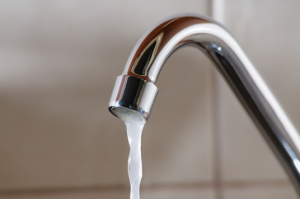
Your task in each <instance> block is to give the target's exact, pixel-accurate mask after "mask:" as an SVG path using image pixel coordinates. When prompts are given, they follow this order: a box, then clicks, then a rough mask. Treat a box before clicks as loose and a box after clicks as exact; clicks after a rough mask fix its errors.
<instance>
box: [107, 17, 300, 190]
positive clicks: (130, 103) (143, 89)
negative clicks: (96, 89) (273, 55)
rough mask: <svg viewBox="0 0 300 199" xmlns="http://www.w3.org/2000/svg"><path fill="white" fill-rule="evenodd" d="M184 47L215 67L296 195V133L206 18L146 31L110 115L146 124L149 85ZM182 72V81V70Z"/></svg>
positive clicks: (299, 179) (151, 96)
mask: <svg viewBox="0 0 300 199" xmlns="http://www.w3.org/2000/svg"><path fill="white" fill-rule="evenodd" d="M186 44H191V45H193V46H195V47H198V48H199V49H200V50H201V51H202V52H204V53H205V54H206V55H207V56H208V57H209V58H210V59H211V60H212V62H213V63H214V64H215V65H216V67H217V69H218V70H219V72H221V74H222V75H223V76H224V77H225V79H226V80H227V82H228V83H229V85H230V86H231V88H232V89H233V91H234V92H235V94H236V95H237V96H238V98H239V99H240V101H241V102H242V104H243V105H244V108H245V109H246V110H247V111H248V113H249V115H250V116H251V118H252V119H253V120H254V122H255V123H256V125H257V127H258V128H259V130H260V131H261V133H262V135H263V136H264V137H265V139H266V140H267V142H268V143H269V145H270V147H271V148H272V150H273V152H274V153H275V154H276V156H277V158H278V159H279V160H280V162H281V163H282V165H283V167H284V168H285V170H286V172H287V174H288V176H289V177H290V179H291V181H292V182H293V184H294V186H295V189H296V191H297V193H298V195H299V196H300V137H299V133H298V132H297V131H296V129H295V128H294V127H293V125H292V124H291V122H290V121H289V119H288V118H287V116H286V115H285V113H284V112H283V110H282V109H281V107H280V106H279V104H278V102H277V101H276V99H275V98H274V96H273V95H272V93H271V92H270V90H269V89H268V87H267V86H266V84H265V83H264V81H263V80H262V78H261V77H260V76H259V74H258V73H257V71H256V70H255V68H254V67H253V65H252V64H251V62H250V61H249V60H248V58H247V57H246V55H245V54H244V52H243V51H242V49H241V48H240V46H239V45H238V44H237V42H236V41H235V40H234V39H233V37H232V36H231V35H230V34H229V33H228V32H227V31H226V30H225V29H224V28H223V27H222V26H221V25H220V24H218V23H216V22H215V21H213V20H212V19H208V18H205V17H199V16H194V15H184V16H175V17H172V18H170V19H168V20H165V21H164V22H162V23H161V24H159V25H157V26H156V27H154V28H153V29H152V30H151V31H149V32H147V33H146V34H145V35H144V36H143V37H142V38H141V39H140V40H139V42H138V43H137V44H136V46H135V47H134V49H133V51H132V53H131V55H130V57H129V59H128V61H127V64H126V66H125V69H124V71H123V73H122V75H121V76H118V77H117V80H116V83H115V86H114V89H113V92H112V96H111V99H110V102H109V110H110V112H111V113H112V114H114V115H115V116H117V117H119V118H121V119H123V120H130V121H135V122H139V121H146V120H147V119H148V118H149V115H150V112H151V109H152V106H153V104H154V101H155V98H156V95H157V91H158V89H157V87H156V86H155V82H156V80H157V78H158V75H159V73H160V71H161V69H162V67H163V65H164V63H165V62H166V61H167V59H168V57H169V56H170V55H171V54H172V53H173V52H174V51H175V50H177V49H178V48H180V47H182V46H185V45H186ZM182 72H183V74H182V75H183V76H184V75H185V74H184V72H187V71H184V70H182ZM174 81H176V80H174ZM196 105H197V104H196Z"/></svg>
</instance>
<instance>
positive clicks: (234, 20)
mask: <svg viewBox="0 0 300 199" xmlns="http://www.w3.org/2000/svg"><path fill="white" fill-rule="evenodd" d="M299 10H300V1H298V0H286V1H281V0H262V1H252V0H243V1H240V0H213V1H211V0H185V1H181V0H164V1H143V0H126V1H124V0H123V1H117V0H115V1H108V0H106V1H104V0H99V1H96V0H76V1H71V0H60V1H59V0H54V1H38V0H28V1H21V0H13V1H4V0H2V1H0V110H1V111H0V160H1V164H0V198H1V199H2V198H3V199H29V198H30V199H54V198H55V199H57V198H61V199H69V198H70V199H71V198H72V199H77V198H78V199H79V198H86V199H96V198H103V199H121V198H122V199H124V198H129V180H128V175H127V158H128V153H129V147H128V142H127V137H126V132H125V125H124V124H123V122H122V121H121V120H119V119H117V118H115V117H113V116H112V115H111V114H110V113H109V112H108V111H107V107H108V101H109V98H110V95H111V91H112V88H113V84H114V81H115V78H116V76H118V75H120V74H121V73H122V71H123V68H124V65H125V63H126V61H127V58H128V56H129V54H130V52H131V50H132V48H133V46H134V45H135V43H136V42H137V41H138V39H139V38H140V36H141V35H142V34H143V33H144V32H145V31H146V30H147V29H149V28H150V27H151V26H152V25H154V24H156V23H157V22H158V21H161V20H162V19H164V18H166V17H169V16H170V15H172V14H177V13H184V12H189V13H191V12H192V13H198V14H201V15H207V16H211V17H213V18H215V19H216V20H218V21H220V22H221V23H223V24H224V25H225V26H226V27H227V28H228V30H229V31H230V32H231V33H232V34H233V35H234V36H235V38H236V39H237V40H238V42H239V43H240V44H241V46H242V48H243V49H244V50H245V52H246V54H247V55H248V56H249V58H250V60H251V61H252V62H253V64H254V65H255V66H256V68H257V70H258V71H259V72H260V74H261V75H262V77H263V78H264V79H265V81H266V83H267V84H268V85H269V87H270V88H271V90H272V91H273V92H274V94H275V96H276V97H277V98H278V101H279V102H280V103H281V105H282V106H283V108H284V109H285V110H286V112H287V114H288V115H289V117H290V118H291V120H292V122H293V123H294V124H295V126H296V128H297V129H298V130H299V129H300V106H299V101H300V93H299V88H300V80H299V74H300V56H299V52H300V50H299V45H300V39H299V35H300V23H299V20H300V12H299ZM182 67H188V68H190V69H189V70H190V71H193V73H191V74H182ZM182 75H184V76H185V78H181V77H182ZM171 77H175V78H176V79H179V80H181V79H182V81H178V82H175V81H174V79H172V78H171ZM186 77H188V78H186ZM157 85H158V88H159V91H160V92H159V95H158V97H157V101H156V103H155V106H154V108H153V112H152V115H151V117H150V119H149V121H148V122H147V124H146V126H145V129H144V132H143V137H142V158H143V179H142V185H141V198H142V199H150V198H156V199H160V198H161V199H179V198H189V199H202V198H205V199H235V198H244V199H248V198H249V199H250V198H251V199H252V198H256V199H262V198H264V199H268V198H272V199H277V198H278V199H282V198H289V199H293V198H297V195H296V193H295V191H294V189H293V187H292V185H291V183H290V181H289V180H288V178H287V176H286V174H285V172H284V171H283V169H282V167H281V166H280V164H279V162H278V161H277V159H276V158H275V156H274V155H273V153H272V151H270V149H269V148H268V146H267V145H266V143H265V141H264V140H263V138H262V136H261V135H260V133H259V132H258V130H257V129H256V127H255V126H254V124H253V123H252V121H251V120H250V119H249V117H248V115H247V114H246V113H245V111H244V110H243V109H242V107H241V105H240V104H239V102H238V101H237V99H236V98H235V96H234V95H233V93H232V92H231V90H230V89H229V88H228V86H227V84H226V83H225V82H224V81H223V79H222V78H221V77H219V75H218V74H217V72H216V71H215V69H214V66H213V65H212V64H211V62H210V61H209V60H208V59H207V58H206V57H205V56H204V55H203V54H202V53H201V52H199V51H198V50H196V49H194V48H191V47H188V48H184V49H181V50H179V51H177V52H176V53H175V54H174V55H173V56H172V57H171V58H170V59H169V60H168V62H167V63H166V66H165V67H164V69H163V71H162V73H161V75H160V78H159V80H158V84H157ZM179 91H180V93H179ZM195 91H196V92H195ZM182 96H185V97H184V98H183V97H182ZM195 103H196V104H197V106H193V107H190V106H189V105H190V104H195Z"/></svg>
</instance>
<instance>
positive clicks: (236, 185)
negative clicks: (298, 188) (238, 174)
mask: <svg viewBox="0 0 300 199" xmlns="http://www.w3.org/2000/svg"><path fill="white" fill-rule="evenodd" d="M213 186H214V184H212V183H191V184H186V183H183V184H156V185H147V186H144V187H141V191H142V192H143V191H157V190H174V189H176V190H179V189H181V190H199V189H208V188H211V187H213ZM223 186H224V187H226V188H230V189H240V188H266V187H273V188H274V187H287V186H291V182H290V181H288V180H276V181H251V182H238V181H237V182H227V183H224V184H223ZM116 191H121V192H122V191H124V192H127V191H129V187H128V186H124V185H114V186H113V185H111V186H91V187H69V188H67V187H66V188H41V189H20V190H1V191H0V195H45V194H68V193H88V192H99V193H100V192H102V193H103V192H116Z"/></svg>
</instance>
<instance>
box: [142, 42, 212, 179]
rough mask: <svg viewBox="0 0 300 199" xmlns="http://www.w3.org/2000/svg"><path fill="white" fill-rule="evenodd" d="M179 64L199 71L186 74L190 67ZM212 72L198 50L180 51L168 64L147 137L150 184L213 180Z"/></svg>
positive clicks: (146, 168) (146, 172)
mask: <svg viewBox="0 0 300 199" xmlns="http://www.w3.org/2000/svg"><path fill="white" fill-rule="evenodd" d="M186 59H187V60H189V62H186ZM199 62H201V63H202V64H203V66H201V67H199V64H198V63H199ZM175 63H177V64H179V65H181V66H184V68H187V70H190V71H193V72H191V73H189V74H185V75H182V73H183V71H182V70H184V69H183V68H182V67H174V64H175ZM172 67H173V68H172ZM171 68H172V69H171ZM209 68H210V65H209V63H208V60H207V59H205V57H204V56H201V54H200V56H199V52H198V51H197V50H195V49H193V48H189V49H188V48H187V49H184V50H182V51H178V52H176V53H175V55H174V56H173V57H171V58H170V60H169V61H168V62H167V63H166V66H165V69H164V70H163V71H162V74H161V76H160V78H159V80H158V89H159V90H160V92H159V94H158V97H157V101H156V103H155V105H154V107H153V112H152V115H151V117H150V119H149V122H148V124H146V127H145V131H144V134H143V141H145V142H144V144H143V146H142V149H143V156H144V160H143V165H144V183H145V184H153V183H170V182H171V183H183V182H189V183H190V182H211V181H212V178H213V172H214V171H213V150H212V149H213V146H212V144H213V142H212V133H211V131H212V128H211V125H212V122H213V121H212V102H211V90H212V86H211V84H210V80H209V79H210V77H211V72H210V70H208V69H209Z"/></svg>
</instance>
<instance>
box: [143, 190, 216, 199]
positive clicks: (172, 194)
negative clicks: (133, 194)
mask: <svg viewBox="0 0 300 199" xmlns="http://www.w3.org/2000/svg"><path fill="white" fill-rule="evenodd" d="M141 198H143V199H151V198H156V199H182V198H189V199H202V198H203V199H204V198H205V199H213V198H215V194H214V191H213V190H212V189H210V188H199V189H193V188H192V189H180V188H176V189H174V188H170V189H162V190H157V191H151V190H147V191H144V192H142V193H141Z"/></svg>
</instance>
